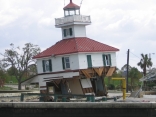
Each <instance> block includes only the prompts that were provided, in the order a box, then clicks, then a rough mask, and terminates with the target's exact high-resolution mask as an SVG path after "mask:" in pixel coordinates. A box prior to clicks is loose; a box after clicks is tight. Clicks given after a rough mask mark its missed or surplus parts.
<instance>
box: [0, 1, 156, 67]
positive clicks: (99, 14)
mask: <svg viewBox="0 0 156 117" xmlns="http://www.w3.org/2000/svg"><path fill="white" fill-rule="evenodd" d="M69 1H70V0H65V4H68V3H69ZM73 2H74V3H76V4H77V5H80V3H81V0H73ZM63 7H64V0H0V53H4V50H5V49H7V48H9V45H10V43H14V44H15V45H16V46H23V45H24V44H25V43H28V42H31V43H33V44H37V45H39V47H40V48H41V49H42V51H43V50H44V49H46V48H48V47H50V46H52V45H53V44H55V43H56V42H57V41H59V40H61V39H62V37H61V30H60V29H57V28H55V26H54V25H55V20H54V19H55V18H60V17H63V15H64V14H63ZM81 14H82V15H90V16H91V20H92V24H91V25H89V26H87V37H89V38H91V39H94V40H96V41H99V42H102V43H105V44H108V45H110V46H114V47H116V48H118V49H120V51H119V52H117V67H118V68H121V67H122V66H123V65H124V64H126V58H127V50H128V49H130V65H131V66H132V67H133V66H134V67H137V63H138V62H139V60H140V58H141V57H140V54H141V53H144V54H149V53H156V0H83V3H82V6H81ZM151 57H152V61H153V64H154V65H153V67H156V54H155V55H154V54H151Z"/></svg>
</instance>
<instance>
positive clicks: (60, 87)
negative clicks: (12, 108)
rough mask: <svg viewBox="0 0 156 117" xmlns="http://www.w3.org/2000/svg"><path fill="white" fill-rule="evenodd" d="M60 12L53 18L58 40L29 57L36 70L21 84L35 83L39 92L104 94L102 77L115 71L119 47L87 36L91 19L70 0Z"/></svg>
mask: <svg viewBox="0 0 156 117" xmlns="http://www.w3.org/2000/svg"><path fill="white" fill-rule="evenodd" d="M63 12H64V16H63V17H61V18H55V27H56V28H60V29H61V35H62V39H59V41H58V42H56V44H54V45H52V46H51V47H49V48H47V49H46V50H44V51H42V52H41V53H39V54H38V55H36V56H34V57H33V58H34V59H36V61H37V72H38V73H37V75H35V76H33V77H31V78H30V79H27V80H26V81H24V82H22V85H27V84H33V83H38V84H39V88H40V92H41V93H54V94H63V95H64V94H83V95H85V94H88V93H89V94H90V93H91V94H95V95H101V96H104V95H106V90H105V86H104V77H106V76H107V77H109V76H112V74H113V73H114V72H115V70H116V52H117V51H119V49H117V48H115V47H112V46H110V45H107V44H104V43H101V42H98V41H96V40H94V39H90V38H88V37H87V35H86V26H87V25H90V24H91V18H90V16H84V15H81V12H80V6H78V5H76V4H74V3H73V1H72V0H70V2H69V4H68V5H66V6H65V7H64V8H63ZM52 38H53V37H52ZM97 38H98V37H97Z"/></svg>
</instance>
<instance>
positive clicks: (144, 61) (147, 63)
mask: <svg viewBox="0 0 156 117" xmlns="http://www.w3.org/2000/svg"><path fill="white" fill-rule="evenodd" d="M152 64H153V63H152V61H151V58H149V57H148V55H147V54H145V55H144V54H141V60H140V62H139V63H138V64H137V65H138V66H140V68H141V69H143V74H144V76H146V69H147V68H149V67H152Z"/></svg>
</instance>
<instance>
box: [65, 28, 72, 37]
mask: <svg viewBox="0 0 156 117" xmlns="http://www.w3.org/2000/svg"><path fill="white" fill-rule="evenodd" d="M63 35H64V37H67V36H72V35H73V31H72V28H69V29H63Z"/></svg>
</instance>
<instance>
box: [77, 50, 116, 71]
mask: <svg viewBox="0 0 156 117" xmlns="http://www.w3.org/2000/svg"><path fill="white" fill-rule="evenodd" d="M103 54H111V62H112V66H116V53H115V52H112V53H83V54H82V53H81V54H79V67H80V69H86V68H88V63H87V55H91V58H92V66H93V67H101V66H103V59H102V55H103Z"/></svg>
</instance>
